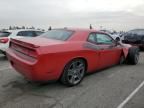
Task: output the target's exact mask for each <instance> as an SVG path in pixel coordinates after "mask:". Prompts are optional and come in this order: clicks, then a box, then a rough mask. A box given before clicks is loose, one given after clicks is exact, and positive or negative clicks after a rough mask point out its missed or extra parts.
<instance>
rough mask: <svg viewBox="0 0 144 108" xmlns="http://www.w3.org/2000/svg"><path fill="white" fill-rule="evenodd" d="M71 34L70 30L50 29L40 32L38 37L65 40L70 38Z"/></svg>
mask: <svg viewBox="0 0 144 108" xmlns="http://www.w3.org/2000/svg"><path fill="white" fill-rule="evenodd" d="M72 34H73V31H70V30H50V31H48V32H46V33H44V34H42V35H41V36H40V37H45V38H49V39H55V40H62V41H65V40H67V39H68V38H70V36H71V35H72Z"/></svg>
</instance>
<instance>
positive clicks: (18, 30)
mask: <svg viewBox="0 0 144 108" xmlns="http://www.w3.org/2000/svg"><path fill="white" fill-rule="evenodd" d="M6 31H7V32H20V31H42V30H36V29H17V30H6Z"/></svg>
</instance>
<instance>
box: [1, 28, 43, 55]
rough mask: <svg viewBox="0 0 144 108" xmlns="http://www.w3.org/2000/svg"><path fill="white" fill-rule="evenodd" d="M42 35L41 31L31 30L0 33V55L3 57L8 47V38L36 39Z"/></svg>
mask: <svg viewBox="0 0 144 108" xmlns="http://www.w3.org/2000/svg"><path fill="white" fill-rule="evenodd" d="M43 33H44V32H43V31H40V30H33V29H20V30H8V31H0V54H4V55H5V51H6V49H7V48H8V47H9V41H10V38H23V37H36V36H39V35H41V34H43Z"/></svg>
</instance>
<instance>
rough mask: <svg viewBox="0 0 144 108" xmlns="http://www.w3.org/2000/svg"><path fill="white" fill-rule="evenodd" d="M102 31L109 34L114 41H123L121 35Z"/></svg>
mask: <svg viewBox="0 0 144 108" xmlns="http://www.w3.org/2000/svg"><path fill="white" fill-rule="evenodd" d="M100 31H102V32H105V33H107V34H109V35H110V36H111V37H112V38H113V39H114V40H117V41H121V35H120V34H119V33H112V32H111V31H109V30H100Z"/></svg>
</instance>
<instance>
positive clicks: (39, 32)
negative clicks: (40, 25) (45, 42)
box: [35, 31, 44, 36]
mask: <svg viewBox="0 0 144 108" xmlns="http://www.w3.org/2000/svg"><path fill="white" fill-rule="evenodd" d="M43 33H44V32H42V31H35V34H36V36H40V35H42V34H43Z"/></svg>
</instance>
